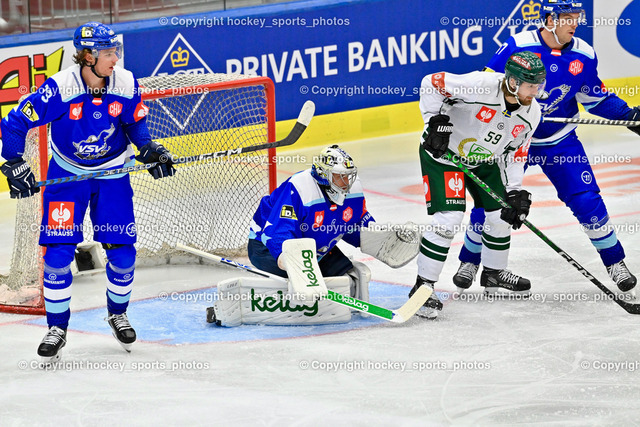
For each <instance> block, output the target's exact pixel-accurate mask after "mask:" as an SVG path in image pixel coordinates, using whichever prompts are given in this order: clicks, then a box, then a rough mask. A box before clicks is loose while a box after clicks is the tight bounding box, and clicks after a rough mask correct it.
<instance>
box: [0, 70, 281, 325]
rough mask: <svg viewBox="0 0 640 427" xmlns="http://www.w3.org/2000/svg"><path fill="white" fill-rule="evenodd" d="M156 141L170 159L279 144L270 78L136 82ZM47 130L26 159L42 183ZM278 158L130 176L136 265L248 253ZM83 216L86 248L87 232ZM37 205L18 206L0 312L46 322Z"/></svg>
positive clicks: (244, 158) (37, 134)
mask: <svg viewBox="0 0 640 427" xmlns="http://www.w3.org/2000/svg"><path fill="white" fill-rule="evenodd" d="M139 83H140V85H141V86H142V87H144V92H143V100H144V104H145V105H146V106H147V107H148V108H149V111H148V114H147V125H148V127H149V131H150V133H151V136H152V138H153V139H154V140H156V141H158V142H161V143H162V144H163V145H164V146H165V147H167V148H168V149H169V150H170V151H171V153H172V155H173V156H174V157H182V156H192V155H196V154H203V153H211V152H217V151H222V150H227V149H231V148H237V147H250V146H255V145H260V144H264V143H266V142H273V141H275V98H274V87H273V82H272V81H271V80H270V79H268V78H263V77H250V76H243V75H227V74H198V75H169V76H154V77H147V78H142V79H139ZM47 150H48V144H47V131H46V129H42V128H41V129H33V130H32V131H31V132H30V133H29V135H28V138H27V144H26V147H25V156H24V157H25V160H27V161H28V162H29V164H30V165H31V167H32V169H33V171H34V173H35V174H36V176H37V177H38V176H39V177H40V180H44V179H45V177H46V172H47V164H48V154H47V153H48V151H47ZM274 154H275V149H270V150H261V151H255V152H250V153H246V154H244V155H235V156H229V157H225V158H218V159H214V160H209V161H202V162H195V163H187V164H183V165H178V166H176V169H177V172H176V175H175V176H173V177H169V178H163V179H158V180H154V179H153V177H152V176H151V174H149V173H148V172H147V171H141V172H136V173H132V174H131V183H132V187H133V190H134V212H135V218H136V224H135V228H136V233H137V236H138V242H137V243H136V249H137V251H138V254H137V260H136V264H137V265H138V266H140V265H148V264H160V263H181V262H184V261H185V260H186V259H185V255H184V254H183V253H179V252H177V251H176V250H175V249H173V247H174V245H175V243H177V242H182V243H185V244H188V245H190V246H193V247H196V248H198V249H201V250H204V251H206V252H209V253H215V254H218V255H225V256H228V257H231V256H237V255H241V254H245V253H246V246H247V236H248V230H249V223H250V220H251V217H252V215H253V213H254V212H255V210H256V208H257V206H258V204H259V201H260V198H261V197H263V196H264V195H266V194H268V193H269V192H270V191H272V190H273V189H274V188H275V185H276V177H275V165H274V164H271V163H270V162H269V159H271V158H273V156H274ZM88 218H89V215H88V212H87V215H86V217H85V223H84V235H85V242H90V241H91V240H92V235H93V226H92V225H91V223H90V221H89V219H88ZM41 220H42V196H41V194H40V195H37V196H34V197H30V198H27V199H23V200H19V201H18V206H17V214H16V226H15V237H14V245H13V254H12V259H11V266H10V270H9V273H8V275H0V311H8V312H15V313H43V312H44V298H43V295H42V271H43V261H42V255H43V252H42V248H41V247H40V246H39V245H38V238H39V230H40V223H41Z"/></svg>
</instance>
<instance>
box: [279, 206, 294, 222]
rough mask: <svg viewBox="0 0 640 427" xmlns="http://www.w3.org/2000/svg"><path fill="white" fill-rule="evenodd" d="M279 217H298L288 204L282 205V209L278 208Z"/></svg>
mask: <svg viewBox="0 0 640 427" xmlns="http://www.w3.org/2000/svg"><path fill="white" fill-rule="evenodd" d="M280 218H285V219H295V220H297V219H298V217H297V216H296V211H295V210H294V209H293V206H289V205H283V206H282V209H280Z"/></svg>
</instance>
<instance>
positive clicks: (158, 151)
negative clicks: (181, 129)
mask: <svg viewBox="0 0 640 427" xmlns="http://www.w3.org/2000/svg"><path fill="white" fill-rule="evenodd" d="M136 160H137V161H139V162H141V163H158V164H157V165H155V166H153V167H151V168H149V169H148V170H149V173H150V174H151V175H153V178H154V179H158V178H164V177H165V176H173V175H175V173H176V169H175V168H174V167H173V159H172V158H171V153H169V150H167V149H166V148H164V146H162V145H160V144H158V143H156V142H150V143H148V144H146V145H143V146H142V147H141V148H140V154H138V155H137V156H136Z"/></svg>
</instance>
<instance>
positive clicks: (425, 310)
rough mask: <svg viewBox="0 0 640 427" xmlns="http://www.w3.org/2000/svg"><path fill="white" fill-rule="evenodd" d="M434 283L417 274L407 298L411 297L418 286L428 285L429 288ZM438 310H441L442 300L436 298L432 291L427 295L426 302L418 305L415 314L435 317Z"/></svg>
mask: <svg viewBox="0 0 640 427" xmlns="http://www.w3.org/2000/svg"><path fill="white" fill-rule="evenodd" d="M434 283H435V282H432V281H430V280H427V279H425V278H423V277H420V276H418V278H417V279H416V284H415V285H414V286H413V288H411V291H410V292H409V298H411V295H413V294H414V293H415V291H417V290H418V288H419V287H420V286H429V287H430V288H431V289H433V285H434ZM439 311H442V302H441V301H440V299H438V296H437V295H436V293H435V292H433V293H432V294H431V296H429V299H428V300H427V302H425V303H424V305H423V306H422V307H420V309H419V310H418V312H417V313H416V315H417V316H420V317H425V318H427V319H435V318H436V317H438V312H439Z"/></svg>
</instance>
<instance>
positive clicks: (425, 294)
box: [176, 243, 433, 323]
mask: <svg viewBox="0 0 640 427" xmlns="http://www.w3.org/2000/svg"><path fill="white" fill-rule="evenodd" d="M176 249H181V250H183V251H185V252H189V253H192V254H194V255H198V256H200V257H202V258H206V259H210V260H212V261H216V262H218V263H220V264H224V265H228V266H231V267H235V268H238V269H240V270H245V271H248V272H249V273H253V274H256V275H258V276H262V277H268V278H270V279H274V280H278V281H280V282H284V283H286V282H287V280H286V279H285V278H283V277H280V276H276V275H275V274H271V273H267V272H266V271H262V270H258V269H257V268H254V267H250V266H248V265H244V264H240V263H238V262H236V261H232V260H230V259H226V258H222V257H219V256H216V255H212V254H210V253H208V252H204V251H201V250H198V249H195V248H192V247H190V246H185V245H183V244H181V243H177V244H176ZM328 291H329V293H328V295H327V296H326V297H325V298H326V299H328V300H329V301H331V302H335V303H337V304H342V305H346V306H347V307H349V308H352V309H354V310H357V311H361V312H364V313H369V314H371V315H372V316H376V317H379V318H381V319H384V320H387V321H389V322H393V323H404V322H406V321H407V320H409V319H410V318H411V317H412V316H413V315H414V314H416V312H417V311H418V309H419V308H420V307H422V305H423V304H424V303H425V302H427V300H428V299H429V297H430V296H431V293H432V292H433V290H432V289H431V288H430V287H429V286H421V287H420V288H418V290H417V291H416V293H414V294H413V295H412V296H411V298H409V301H407V302H406V303H405V304H404V305H403V306H402V307H400V308H399V309H397V310H389V309H387V308H384V307H380V306H377V305H375V304H371V303H369V302H366V301H362V300H359V299H357V298H352V297H348V296H346V295H342V294H340V293H337V292H334V291H332V290H331V289H329V290H328Z"/></svg>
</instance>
